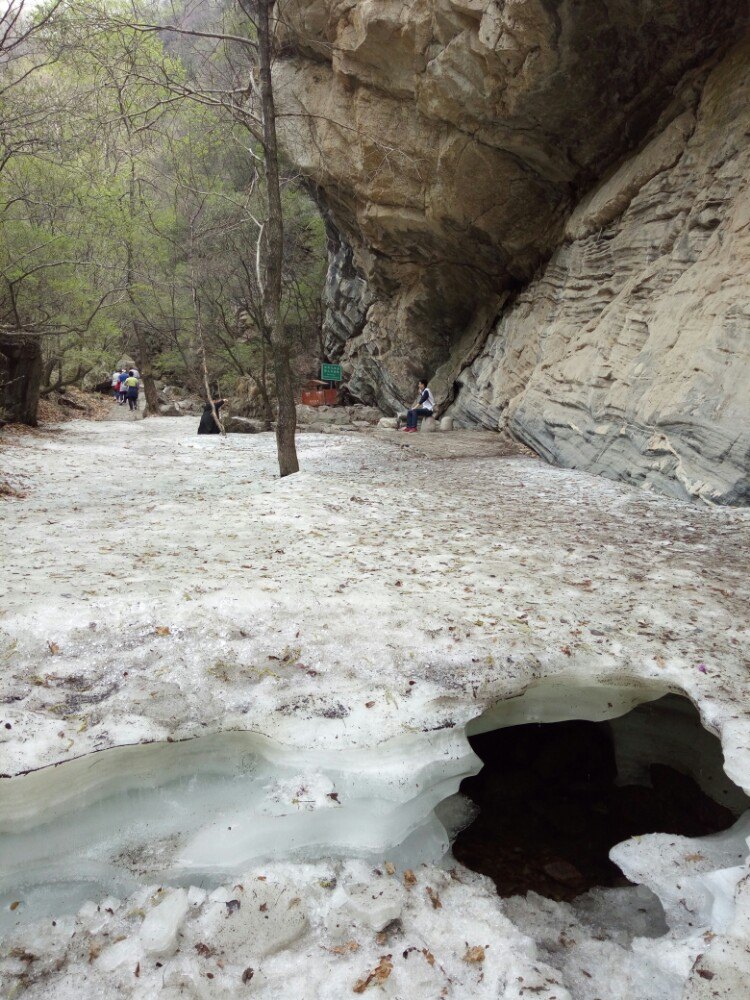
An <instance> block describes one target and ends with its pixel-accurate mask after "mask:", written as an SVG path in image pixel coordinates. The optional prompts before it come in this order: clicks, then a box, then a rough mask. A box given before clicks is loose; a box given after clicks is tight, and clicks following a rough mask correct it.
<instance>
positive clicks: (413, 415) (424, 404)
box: [404, 378, 435, 433]
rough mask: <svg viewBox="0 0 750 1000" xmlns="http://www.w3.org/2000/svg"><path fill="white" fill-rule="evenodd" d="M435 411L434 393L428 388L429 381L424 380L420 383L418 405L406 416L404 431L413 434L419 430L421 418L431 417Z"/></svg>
mask: <svg viewBox="0 0 750 1000" xmlns="http://www.w3.org/2000/svg"><path fill="white" fill-rule="evenodd" d="M434 410H435V400H434V399H433V398H432V393H431V392H430V390H429V388H428V387H427V379H426V378H423V379H420V381H419V400H418V402H417V405H416V406H415V407H414V409H413V410H409V411H408V413H407V414H406V427H404V431H405V432H406V433H412V432H414V431H416V429H417V422H418V421H419V418H420V417H431V416H432V414H433V412H434Z"/></svg>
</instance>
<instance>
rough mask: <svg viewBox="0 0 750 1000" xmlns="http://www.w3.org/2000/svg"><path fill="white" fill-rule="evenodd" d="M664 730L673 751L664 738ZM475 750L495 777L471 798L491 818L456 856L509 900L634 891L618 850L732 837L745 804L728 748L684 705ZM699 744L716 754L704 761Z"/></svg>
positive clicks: (667, 703)
mask: <svg viewBox="0 0 750 1000" xmlns="http://www.w3.org/2000/svg"><path fill="white" fill-rule="evenodd" d="M660 728H661V729H662V731H663V746H662V747H661V749H660V746H659V741H658V740H656V741H654V739H653V735H654V733H655V732H658V730H659V729H660ZM693 729H695V740H694V741H691V738H690V734H691V731H692V730H693ZM709 741H713V743H714V744H716V747H715V748H713V747H712V744H711V743H710V742H709ZM470 743H471V745H472V748H473V749H474V751H475V753H476V754H477V755H478V756H479V757H480V758H481V759H482V760H483V761H484V767H483V769H482V770H481V771H480V772H479V774H477V775H474V776H473V777H469V778H466V779H464V781H463V782H462V784H461V792H462V793H463V794H464V795H466V796H467V797H468V798H470V799H471V800H472V801H473V802H474V803H475V804H476V805H477V806H478V807H479V814H478V816H477V817H476V819H475V820H474V822H472V823H471V824H470V825H469V826H468V827H466V828H465V829H464V830H462V831H461V833H459V834H458V836H457V838H456V840H455V842H454V845H453V854H454V856H455V858H456V859H457V860H458V861H460V862H461V863H462V864H464V865H466V867H467V868H470V869H472V870H473V871H477V872H480V873H481V874H484V875H488V876H489V877H490V878H491V879H492V880H493V881H494V883H495V885H496V887H497V891H498V894H499V895H500V896H503V897H507V896H515V895H524V894H525V893H527V892H529V891H534V892H537V893H539V894H540V895H543V896H546V897H548V898H550V899H554V900H571V899H574V898H575V897H576V896H578V895H580V894H581V893H583V892H586V891H587V890H589V889H592V888H594V887H597V886H600V887H618V886H626V885H629V884H630V883H629V882H628V880H627V879H626V878H625V876H624V875H623V874H622V872H621V871H620V869H619V868H618V867H617V865H615V864H614V863H613V862H612V861H611V860H610V859H609V851H610V849H611V848H612V847H613V846H614V845H615V844H617V843H620V842H621V841H624V840H628V839H629V838H631V837H634V836H640V835H643V834H648V833H669V834H678V835H682V836H687V837H701V836H705V835H707V834H712V833H717V832H719V831H721V830H726V829H727V828H728V827H730V826H731V825H732V824H733V823H734V821H735V820H736V818H737V816H738V815H740V813H741V812H742V806H743V799H745V797H744V796H743V795H742V793H741V792H740V791H739V789H729V790H728V789H727V785H728V784H730V783H729V782H728V779H727V778H726V777H725V776H724V775H723V772H722V773H721V774H716V773H714V772H715V770H716V769H717V768H718V769H719V770H720V769H721V750H720V744H719V741H718V740H717V739H716V738H715V737H713V736H711V735H710V734H708V733H707V732H706V731H705V730H704V729H702V727H701V725H700V721H699V718H698V714H697V712H696V711H695V710H694V709H693V708H692V706H691V705H690V703H689V702H687V701H686V700H685V699H683V698H678V697H676V696H668V697H666V698H662V699H660V700H659V701H657V702H654V703H651V704H649V705H641V706H639V707H638V708H636V709H634V710H633V711H632V712H629V713H628V714H627V715H626V716H623V717H622V718H621V719H617V720H614V721H613V722H611V723H610V722H587V721H569V722H557V723H547V724H533V725H520V726H513V727H509V728H506V729H497V730H493V731H491V732H487V733H482V734H480V735H476V736H472V737H470ZM696 744H697V745H698V746H699V748H707V749H706V752H704V753H700V749H699V752H698V753H696V752H695V746H696ZM711 750H714V751H715V752H713V753H712V752H711ZM701 786H703V787H701ZM706 789H708V791H707V790H706ZM717 799H718V800H721V801H717ZM745 803H747V800H746V799H745ZM747 804H749V805H750V803H747Z"/></svg>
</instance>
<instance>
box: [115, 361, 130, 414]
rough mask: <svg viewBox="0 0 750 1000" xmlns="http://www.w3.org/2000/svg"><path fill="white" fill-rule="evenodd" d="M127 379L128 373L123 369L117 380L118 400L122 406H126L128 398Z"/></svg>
mask: <svg viewBox="0 0 750 1000" xmlns="http://www.w3.org/2000/svg"><path fill="white" fill-rule="evenodd" d="M127 377H128V373H127V372H126V371H125V369H124V368H123V369H122V370H121V372H120V375H119V377H118V380H117V399H118V401H119V403H120V406H124V405H125V399H126V397H127V394H126V392H125V379H126V378H127Z"/></svg>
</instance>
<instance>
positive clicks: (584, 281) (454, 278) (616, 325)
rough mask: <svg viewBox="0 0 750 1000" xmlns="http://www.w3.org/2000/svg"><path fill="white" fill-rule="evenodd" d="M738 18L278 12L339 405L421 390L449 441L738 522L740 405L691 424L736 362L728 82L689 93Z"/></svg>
mask: <svg viewBox="0 0 750 1000" xmlns="http://www.w3.org/2000/svg"><path fill="white" fill-rule="evenodd" d="M745 19H746V5H745V4H744V3H740V2H731V3H724V4H721V5H720V6H718V7H717V6H716V5H708V4H707V3H706V2H704V0H693V2H691V3H687V4H675V3H664V4H660V5H658V7H657V8H654V7H653V5H651V4H647V3H645V2H639V3H631V4H624V3H621V2H618V0H611V2H608V3H604V4H597V5H594V4H572V3H560V4H550V3H543V2H535V0H516V2H511V0H507V2H505V3H498V2H494V0H492V2H486V0H424V2H418V3H410V4H407V5H402V4H394V3H388V2H386V3H377V4H375V3H371V2H359V3H355V4H347V5H343V4H336V3H333V2H332V0H295V2H293V3H290V4H289V5H287V7H285V11H284V19H283V26H280V28H279V59H278V62H277V67H276V83H277V94H278V105H279V111H280V119H279V124H280V128H281V132H282V137H283V141H284V145H285V147H286V150H287V152H288V154H289V156H290V157H291V158H292V159H293V160H294V162H295V163H296V164H297V165H298V166H299V168H300V169H301V170H302V172H303V173H304V174H305V176H306V177H307V178H308V179H309V181H310V183H311V185H312V186H313V187H314V189H315V190H316V193H317V197H318V200H319V203H320V204H321V206H322V207H323V208H324V211H325V214H326V217H327V219H328V221H329V225H330V230H331V233H332V234H333V235H332V254H331V269H330V272H329V284H328V288H327V293H326V299H327V305H328V319H327V346H328V350H329V353H330V355H331V357H333V358H336V359H337V360H341V361H343V363H344V366H345V369H346V372H347V374H348V375H349V376H350V377H351V380H352V385H353V387H355V389H356V391H357V393H358V394H359V395H360V396H361V397H362V398H363V399H364V400H365V401H366V402H369V403H375V404H377V405H379V406H380V407H382V408H385V409H388V410H392V411H394V410H396V409H397V408H399V407H400V406H401V405H402V404H403V403H404V402H405V401H406V400H407V399H408V398H410V396H411V395H412V393H413V384H414V380H415V378H416V377H417V376H418V375H419V374H420V373H421V372H423V371H426V372H429V373H432V374H434V373H436V372H439V375H438V378H437V379H436V383H437V384H436V388H437V389H438V390H439V395H440V397H441V401H442V402H443V403H447V402H449V401H450V400H451V399H452V398H453V396H454V394H455V392H456V388H459V397H458V400H457V403H456V409H455V413H456V415H457V416H459V417H460V418H461V419H463V420H464V421H466V422H468V423H479V424H482V425H484V426H489V427H497V426H502V425H504V424H506V422H508V423H509V426H510V427H511V429H512V430H513V431H514V433H516V434H517V435H518V436H519V437H521V438H522V439H523V440H524V441H527V442H528V443H530V444H532V445H533V446H534V447H535V448H537V449H538V450H539V451H540V453H541V454H543V455H544V456H545V457H547V458H550V459H552V460H554V461H558V462H561V463H564V464H570V465H576V466H579V467H587V468H592V469H594V470H595V471H600V472H604V473H606V474H608V475H614V476H618V477H620V476H625V475H629V476H631V477H632V478H633V479H635V480H640V481H648V482H652V483H653V484H654V485H656V486H658V487H659V488H664V489H667V490H668V491H670V492H674V493H678V494H680V495H683V496H684V495H700V496H704V497H706V498H709V499H715V500H719V501H723V502H730V503H731V502H744V500H746V498H747V484H746V482H743V472H742V469H743V468H746V466H747V458H746V456H743V449H744V451H746V450H747V440H746V439H744V438H740V439H739V440H738V441H732V440H730V434H733V435H734V437H736V431H735V430H734V428H733V425H734V424H735V423H736V416H735V415H736V410H737V408H739V407H740V406H741V404H742V399H741V398H740V396H741V394H740V393H738V392H737V391H736V389H735V390H733V391H732V393H731V396H732V399H733V400H734V402H733V403H731V404H730V405H723V404H722V402H721V400H720V399H717V400H716V403H718V404H719V410H720V412H719V413H718V414H716V413H715V412H714V411H712V409H711V407H712V406H714V410H715V403H714V399H713V397H714V396H715V393H714V388H713V386H714V383H716V382H718V381H720V379H721V377H722V372H723V371H724V369H723V368H722V360H725V361H726V360H729V359H736V358H737V357H740V358H741V357H742V351H743V348H742V345H741V344H740V343H738V342H737V341H738V338H737V335H736V330H737V328H738V324H739V325H741V323H742V307H741V301H740V298H739V295H740V294H741V293H740V292H739V291H738V289H739V287H740V286H741V277H740V275H741V267H738V266H737V252H738V251H739V250H740V247H739V243H740V242H741V222H740V215H741V211H742V210H741V205H740V202H741V200H742V192H741V190H740V188H741V182H740V177H741V172H742V163H741V162H740V158H741V155H742V147H743V142H744V141H745V139H744V131H745V127H744V125H743V123H742V121H741V118H742V110H741V101H742V97H741V93H742V89H743V87H744V73H743V71H742V67H743V66H744V64H745V58H746V57H745V56H743V53H742V51H740V52H736V53H734V54H732V55H730V56H729V57H728V58H727V59H726V61H725V62H724V63H723V65H722V66H718V67H716V68H714V69H713V72H712V73H711V75H710V76H709V80H708V83H706V77H707V75H708V74H709V73H710V72H711V69H712V67H714V65H715V63H716V62H717V61H718V60H719V58H720V55H719V54H720V53H721V52H722V51H725V49H726V46H727V44H728V42H729V40H730V37H737V34H738V33H740V29H741V27H742V25H744V23H745ZM704 85H705V87H706V90H705V92H704V89H703V88H704ZM728 107H732V108H736V109H737V112H738V113H737V114H736V115H734V116H733V115H732V114H731V112H730V111H728V110H727V108H728ZM633 150H637V151H638V152H636V153H635V154H633V152H632V151H633ZM602 178H605V180H604V182H603V183H602V182H601V179H602ZM597 185H599V187H598V188H597ZM592 191H594V193H592ZM732 218H734V221H735V223H736V227H735V229H736V232H735V235H734V237H733V238H732V241H731V242H732V243H733V245H732V246H729V245H726V243H722V235H723V225H724V222H726V223H727V224H728V225H729V229H730V230H732V223H731V219H732ZM620 230H622V232H620ZM732 231H734V230H732ZM618 236H619V237H620V239H619V240H618V238H617V237H618ZM734 244H736V246H735V245H734ZM722 247H723V249H722ZM662 258H664V259H663V260H662ZM708 258H710V259H711V261H712V265H711V268H710V270H711V271H712V274H711V276H710V277H709V276H708V274H707V273H704V272H705V271H707V270H708V269H704V268H696V267H695V266H694V265H697V264H698V263H699V261H701V260H705V259H708ZM546 260H549V261H550V262H549V264H548V265H547V267H546V268H545V270H544V271H542V272H541V274H540V273H539V270H538V269H539V268H540V266H542V264H543V263H544V261H546ZM740 260H741V257H740ZM659 261H661V264H659ZM727 269H729V270H727ZM651 271H653V272H654V273H653V274H652V273H651ZM535 275H536V277H535ZM724 276H727V277H729V278H730V281H729V282H725V281H724ZM681 277H682V279H683V281H684V283H685V285H686V288H687V286H690V287H693V288H694V289H695V290H694V293H693V301H692V302H691V303H689V302H688V301H687V298H686V296H685V290H683V289H681V288H677V289H676V299H679V301H680V306H679V308H677V309H676V308H675V301H676V299H675V301H673V299H672V298H671V295H667V294H666V289H668V288H672V286H675V285H676V284H677V283H678V281H679V279H680V278H681ZM704 281H705V285H704ZM717 281H719V286H718V287H721V288H722V289H723V290H722V292H721V294H720V295H719V296H718V298H717V294H716V288H717V286H716V282H717ZM631 285H632V286H634V287H633V290H632V292H630V291H629V289H630V286H631ZM725 286H726V287H725ZM732 288H734V292H732ZM654 291H656V293H657V297H660V299H661V301H662V306H661V309H662V312H661V315H660V317H656V316H654V317H651V316H646V315H645V312H644V311H645V306H644V301H645V300H647V299H649V298H651V297H652V295H653V293H654ZM618 296H619V302H620V312H619V313H617V312H616V311H615V310H614V305H615V300H618ZM623 296H625V299H627V298H628V297H630V298H631V299H633V301H634V302H635V301H637V302H638V303H639V306H638V308H635V307H634V308H632V309H630V310H628V308H627V307H626V306H624V301H623ZM708 299H711V300H712V301H711V303H710V304H708V305H707V300H708ZM719 299H720V300H721V302H720V301H719ZM696 302H700V305H701V308H700V309H696V308H695V303H696ZM606 307H608V308H606ZM605 308H606V312H607V323H606V326H605V325H604V324H600V323H598V322H595V321H596V320H597V318H599V317H601V316H602V314H603V313H604V312H605ZM680 310H682V312H680ZM685 317H688V318H689V323H687V324H686V323H685V322H683V320H684V318H685ZM592 324H593V325H592ZM644 324H645V326H644ZM649 324H651V325H652V326H653V327H659V329H660V330H662V332H661V333H659V334H658V336H657V337H656V340H655V341H654V342H653V343H649V341H650V338H651V336H652V334H651V325H649ZM584 327H585V328H586V329H587V332H588V337H589V340H590V341H591V343H592V345H593V346H592V351H593V353H594V354H596V352H597V351H598V355H597V357H601V359H602V362H603V363H604V367H605V369H606V370H603V371H602V372H601V373H598V374H596V375H594V374H592V358H593V354H590V353H589V352H588V351H587V352H586V353H582V349H581V351H579V350H576V348H577V347H578V337H579V335H580V334H582V330H583V328H584ZM589 327H591V329H589ZM687 327H689V332H688V334H687V340H686V337H685V335H683V333H682V331H683V329H684V328H687ZM636 328H637V329H636ZM678 328H679V329H678ZM511 331H512V333H511ZM678 335H679V336H678ZM670 338H671V342H675V343H676V341H677V340H678V339H680V345H679V347H678V348H677V350H676V351H675V350H674V349H673V347H672V346H669V347H667V346H666V345H667V344H668V343H670ZM705 343H708V344H709V350H708V352H707V353H709V354H710V355H711V360H709V362H708V363H707V362H706V359H705V358H703V359H702V360H701V363H697V362H696V359H695V354H696V351H700V350H701V346H700V345H702V344H705ZM726 343H729V345H730V346H729V348H728V349H729V354H728V355H726V356H725V354H724V352H723V351H722V345H725V344H726ZM623 345H626V346H625V347H623ZM745 350H746V349H745ZM644 351H645V354H644ZM665 352H666V353H667V354H669V355H670V359H669V362H668V363H667V364H664V363H662V362H663V357H662V356H663V355H664V353H665ZM639 353H640V354H643V357H639V358H638V360H636V361H633V363H632V364H629V362H628V361H627V360H625V358H624V355H628V356H629V357H630V358H631V360H632V359H633V358H634V357H635V355H636V354H639ZM714 355H717V357H716V360H715V361H714V360H713V357H714ZM565 358H568V362H567V364H563V365H562V366H561V363H562V362H563V360H564V359H565ZM579 362H582V364H583V368H582V369H581V371H584V372H585V373H586V374H585V377H584V376H582V375H581V371H579V368H578V363H579ZM607 363H608V364H607ZM641 364H642V365H643V367H642V368H640V369H639V365H641ZM694 368H699V369H700V371H699V372H695V371H693V369H694ZM636 369H638V371H636ZM462 371H463V374H462ZM596 371H597V372H598V369H596ZM675 374H676V375H677V381H678V382H679V383H680V384H679V385H678V386H676V387H675V386H674V385H673V384H672V385H670V384H667V383H666V380H667V379H671V380H672V382H674V376H675ZM745 374H746V372H745ZM532 376H533V378H532ZM597 379H598V380H599V381H597ZM733 381H738V380H736V379H733ZM745 381H747V379H746V378H745ZM456 383H458V384H456ZM600 383H601V384H600ZM602 393H604V396H603V395H602ZM605 396H606V397H607V399H606V402H605V401H604V397H605ZM610 397H612V398H610ZM511 401H513V406H511V405H510V404H511ZM698 411H700V412H698ZM696 414H697V420H694V419H692V417H694V416H696ZM717 417H718V419H717ZM607 424H610V425H611V426H610V427H609V428H608V429H606V430H603V428H604V427H605V426H606V425H607ZM708 425H711V428H712V429H711V430H710V431H709V430H708ZM623 427H624V428H625V429H624V432H623ZM730 429H731V430H730ZM696 456H699V457H696ZM738 470H739V471H738Z"/></svg>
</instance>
